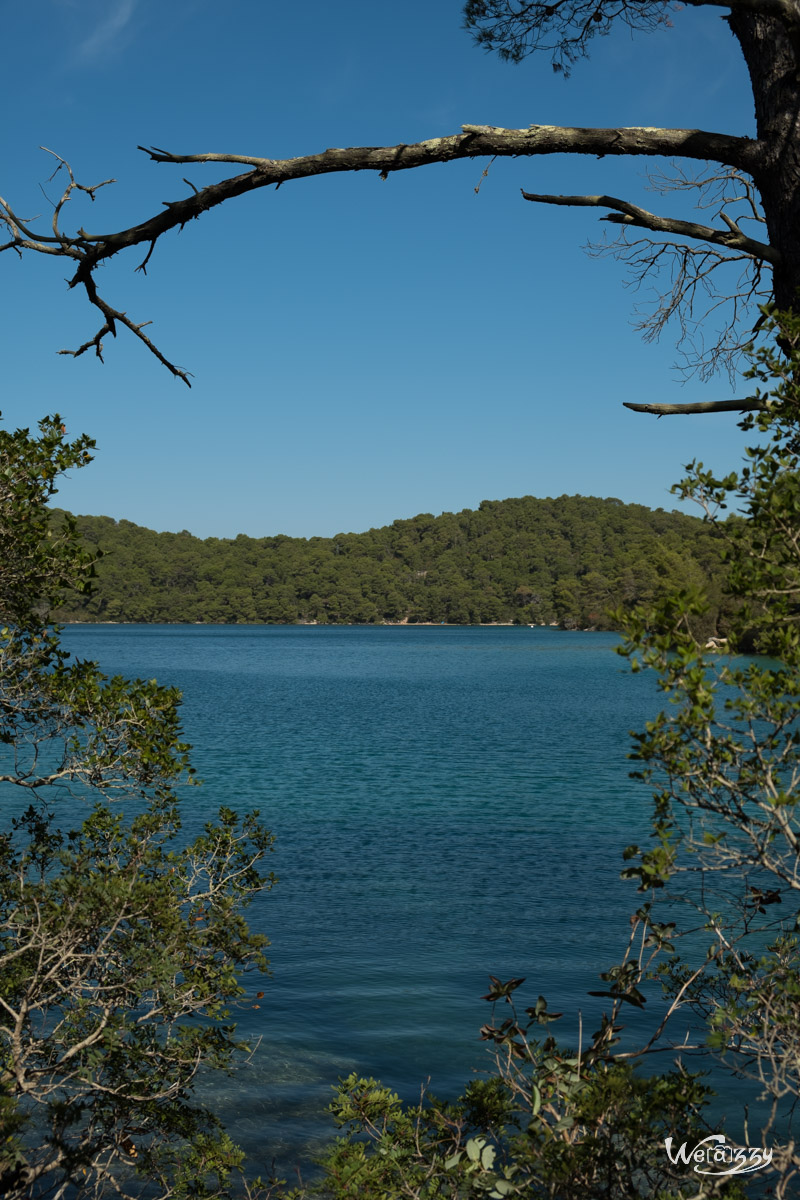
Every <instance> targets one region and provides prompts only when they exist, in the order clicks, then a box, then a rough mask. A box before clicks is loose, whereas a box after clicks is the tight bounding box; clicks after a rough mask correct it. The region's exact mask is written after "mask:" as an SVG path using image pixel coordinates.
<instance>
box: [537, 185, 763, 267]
mask: <svg viewBox="0 0 800 1200" xmlns="http://www.w3.org/2000/svg"><path fill="white" fill-rule="evenodd" d="M522 195H523V197H524V199H526V200H533V201H534V202H535V203H537V204H556V205H558V204H564V205H570V206H572V207H580V208H611V209H614V210H616V211H615V212H613V213H609V214H608V215H607V216H605V217H601V220H603V221H611V222H612V223H614V224H618V225H623V224H624V225H626V226H631V225H634V226H636V227H637V228H639V229H651V230H652V231H653V232H654V233H672V234H677V235H678V236H680V237H688V238H694V239H695V240H697V241H703V242H711V243H712V244H713V245H717V246H725V247H726V248H727V249H731V250H740V251H743V252H744V253H745V254H749V255H750V256H751V257H752V258H755V259H759V260H760V261H762V262H768V263H771V264H773V265H776V264H777V263H778V262H779V261H780V256H779V254H778V251H777V250H776V249H775V247H774V246H770V245H769V244H768V243H766V242H759V241H756V240H755V238H750V237H748V236H747V235H746V234H744V233H742V231H741V229H740V228H739V226H738V225H737V224H736V223H735V222H734V221H732V220H731V219H730V218H729V217H727V216H726V215H725V214H724V213H722V214H720V215H721V217H722V219H723V221H725V223H726V224H727V225H728V229H727V231H726V230H724V229H714V228H713V227H712V226H710V225H699V224H698V223H697V222H696V221H683V220H680V219H679V218H677V217H659V216H658V215H657V214H656V213H651V212H648V211H647V209H646V208H640V207H639V205H638V204H631V202H630V201H629V200H619V199H617V197H616V196H549V195H538V194H536V193H534V192H526V191H523V192H522Z"/></svg>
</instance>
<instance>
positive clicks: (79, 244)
mask: <svg viewBox="0 0 800 1200" xmlns="http://www.w3.org/2000/svg"><path fill="white" fill-rule="evenodd" d="M140 149H143V147H140ZM145 152H146V153H147V154H149V156H150V158H151V159H152V160H153V161H154V162H158V163H170V164H175V165H178V164H184V163H210V164H216V163H231V164H236V165H243V166H247V167H250V168H251V169H250V170H248V171H246V172H244V173H242V174H239V175H235V176H232V177H231V178H228V179H224V180H222V181H221V182H219V183H214V184H210V185H209V186H207V187H204V188H199V189H198V188H196V187H195V185H194V184H192V183H189V184H188V186H189V187H191V189H192V194H191V195H189V196H185V197H183V199H181V200H176V201H165V202H164V204H163V210H162V211H160V212H158V213H157V214H156V215H155V216H152V217H150V218H149V219H147V220H145V221H143V222H141V223H140V224H138V225H134V226H132V227H131V228H128V229H123V230H118V231H116V232H110V233H101V234H96V233H90V232H88V231H87V230H86V229H84V228H83V227H80V228H79V229H78V230H77V233H75V234H72V235H69V234H67V233H65V232H64V230H63V229H62V228H61V225H60V218H61V214H62V211H63V208H64V205H65V204H66V202H67V201H68V200H69V199H70V198H71V197H72V194H73V192H74V191H75V190H79V191H83V192H86V193H87V194H88V195H89V197H90V199H92V200H94V198H95V193H96V191H97V190H98V188H100V187H105V186H106V185H107V184H109V183H112V182H113V180H110V179H107V180H104V181H103V182H102V183H99V184H94V185H91V186H87V185H82V184H79V183H77V181H76V180H75V177H74V173H73V171H72V169H71V167H70V166H69V164H68V163H67V162H66V160H64V159H62V158H61V157H60V155H53V151H50V150H48V151H47V153H48V154H51V155H53V156H54V157H55V158H56V159H57V160H58V166H57V167H56V171H55V172H54V174H55V173H57V172H58V171H59V170H62V169H63V170H65V171H66V173H67V176H68V178H69V183H68V184H67V186H66V188H65V190H64V192H63V194H62V196H61V198H60V199H59V200H58V201H57V202H56V203H55V204H54V211H53V217H52V230H53V231H52V233H50V234H36V233H34V232H33V230H32V228H31V225H32V224H33V222H32V220H27V219H22V218H20V217H18V216H17V215H16V214H15V212H14V211H13V209H12V208H11V206H10V205H9V204H8V203H6V201H4V200H3V199H2V198H0V224H4V225H5V226H6V228H7V229H8V231H9V233H10V234H11V237H10V240H9V241H7V242H6V243H4V244H0V252H2V251H3V250H15V251H16V252H17V253H18V254H20V253H22V252H23V251H26V250H27V251H35V252H37V253H41V254H54V255H56V256H61V257H67V258H71V259H73V260H74V261H75V262H76V263H77V270H76V271H75V273H74V275H73V276H72V278H71V279H70V280H69V286H70V287H75V286H76V285H77V284H81V285H83V287H84V288H85V290H86V293H87V296H88V298H89V301H90V303H92V304H93V305H94V306H95V307H96V308H98V309H99V310H100V311H101V312H102V314H103V317H104V324H103V326H102V327H101V329H100V330H99V331H98V332H97V333H96V334H95V335H94V336H93V337H92V338H90V339H89V340H88V341H87V342H85V343H84V344H83V345H82V346H80V347H79V348H78V349H77V350H75V351H63V353H68V354H72V355H74V356H75V357H77V356H79V355H81V354H84V353H85V352H86V351H87V350H89V349H91V348H92V347H94V350H95V352H96V354H97V356H98V357H99V358H100V359H101V360H102V340H103V338H104V337H105V336H107V335H108V334H109V333H110V334H112V335H114V336H115V335H116V324H117V323H118V322H119V323H120V324H122V325H124V326H125V327H126V328H127V329H129V330H130V331H131V332H132V333H133V334H134V335H135V336H136V337H138V338H139V340H140V341H141V342H142V343H143V344H144V345H145V346H146V348H147V349H148V350H149V351H150V353H152V354H153V355H154V356H155V357H156V358H157V359H158V361H159V362H161V363H162V364H163V365H164V366H166V367H167V369H168V370H169V371H170V372H171V373H172V374H173V375H175V376H176V377H177V378H180V379H182V380H183V381H184V383H186V384H187V385H188V384H189V378H188V372H186V371H184V370H182V369H181V368H179V367H177V366H175V364H174V363H172V362H170V361H169V359H167V358H166V356H165V355H163V354H162V352H161V351H160V350H158V348H157V347H156V346H155V344H154V343H153V342H152V341H151V340H150V339H149V338H147V337H145V336H144V335H143V334H142V332H141V330H142V327H143V325H144V324H147V322H143V323H141V324H137V323H135V322H133V321H131V320H130V319H129V318H128V317H126V316H125V314H124V313H123V312H120V311H118V310H116V309H114V308H112V307H111V306H110V305H109V304H108V303H107V302H106V301H105V300H103V299H102V297H100V296H99V295H98V293H97V289H96V286H95V284H94V281H93V275H94V272H95V270H96V269H97V267H98V266H99V265H100V264H101V263H102V262H104V261H106V260H107V259H110V258H113V257H114V256H115V255H117V254H119V253H120V252H121V251H123V250H126V249H128V248H129V247H131V246H138V245H147V246H148V250H147V253H146V255H145V257H144V259H143V260H142V262H141V263H140V264H139V268H138V269H140V270H142V271H146V267H147V264H148V262H149V260H150V257H151V255H152V253H153V250H154V248H155V245H156V242H157V241H158V239H159V238H160V237H162V236H163V235H164V234H165V233H167V232H169V231H170V230H172V229H182V228H183V227H184V226H185V225H186V224H187V223H188V222H189V221H191V220H195V219H196V218H198V217H199V216H201V214H202V213H204V212H207V211H208V210H209V209H211V208H215V207H216V206H218V205H220V204H223V203H225V202H226V201H227V200H231V199H233V198H234V197H235V196H242V195H246V194H247V193H249V192H252V191H254V190H256V189H258V188H263V187H267V186H271V185H275V186H276V187H280V186H281V185H282V184H284V183H287V182H289V181H291V180H295V179H306V178H310V177H312V176H317V175H326V174H335V173H342V172H351V171H374V172H376V173H377V174H378V175H379V176H380V177H381V178H383V179H386V178H388V176H389V175H390V174H392V173H393V172H394V171H405V170H413V169H416V168H417V167H422V166H428V165H431V164H434V163H444V162H451V161H455V160H457V159H464V158H470V159H471V158H489V159H492V158H497V157H506V158H516V157H520V156H524V157H534V156H537V155H546V154H559V153H568V154H587V155H599V156H603V155H606V154H612V155H618V156H630V155H644V156H650V157H654V156H674V155H677V156H681V157H685V158H689V159H695V160H699V161H707V160H713V161H716V162H719V163H722V164H724V165H725V167H726V168H729V169H731V170H734V171H740V172H747V173H752V172H754V171H755V170H756V169H757V168H758V165H759V163H760V161H761V156H762V147H761V145H760V143H759V142H757V141H753V140H752V139H750V138H743V137H733V136H730V135H727V134H721V133H712V132H707V131H704V130H698V129H652V128H645V127H642V128H640V127H631V128H617V129H592V128H579V127H567V126H557V125H531V126H529V127H528V128H526V129H506V128H503V127H500V126H493V125H462V127H461V132H460V133H457V134H453V135H451V136H447V137H438V138H431V139H429V140H427V141H423V142H418V143H416V144H414V145H407V144H405V143H400V144H399V145H396V146H354V147H350V148H348V149H339V148H335V147H334V148H331V149H328V150H323V151H322V152H320V153H318V154H310V155H305V156H303V157H300V158H291V159H285V160H278V159H270V158H259V157H254V156H246V155H237V154H216V153H205V154H189V155H182V154H173V153H171V152H170V151H167V150H163V149H160V148H158V147H151V148H150V149H149V150H146V151H145ZM187 183H188V181H187ZM620 203H621V202H620ZM642 211H644V210H642ZM625 215H626V217H627V216H631V215H632V214H630V213H628V214H625ZM698 228H703V227H700V226H698ZM718 237H719V239H723V240H722V244H724V245H725V246H726V248H732V247H734V246H738V247H741V248H749V249H743V250H742V252H753V251H754V250H755V248H756V247H762V246H763V244H762V243H756V242H755V241H754V240H753V239H748V238H747V237H746V235H745V234H743V233H741V232H738V233H737V232H736V231H734V230H732V229H730V228H728V229H726V230H725V231H724V232H723V231H719V233H718ZM766 253H771V251H770V249H769V248H767V251H766Z"/></svg>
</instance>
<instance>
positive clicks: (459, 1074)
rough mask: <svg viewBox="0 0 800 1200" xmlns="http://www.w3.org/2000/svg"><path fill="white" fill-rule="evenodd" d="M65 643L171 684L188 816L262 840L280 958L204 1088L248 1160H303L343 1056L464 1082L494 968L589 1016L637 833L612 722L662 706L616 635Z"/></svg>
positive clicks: (390, 1077) (402, 1083)
mask: <svg viewBox="0 0 800 1200" xmlns="http://www.w3.org/2000/svg"><path fill="white" fill-rule="evenodd" d="M64 641H65V644H66V645H67V647H68V648H69V649H70V650H72V651H73V652H74V653H75V654H77V655H79V656H80V657H82V658H92V659H96V660H97V661H99V663H100V665H101V668H102V669H103V670H104V671H105V672H106V673H122V674H125V675H128V676H140V677H143V678H151V677H153V676H155V677H157V678H158V679H159V681H160V682H162V683H169V684H175V685H177V686H179V687H180V688H182V689H183V692H184V708H183V714H184V725H185V731H186V736H187V738H188V740H189V741H190V742H192V743H193V744H194V747H195V749H194V752H193V761H194V763H195V765H196V767H197V769H198V772H199V774H200V776H201V777H202V778H203V779H204V787H203V788H202V789H191V790H188V791H187V792H186V796H185V801H184V803H185V806H186V817H187V823H188V824H189V825H190V826H191V825H192V824H193V823H194V822H195V821H198V822H199V821H201V820H204V819H207V818H208V817H210V816H212V815H213V814H214V812H215V810H216V808H217V807H218V806H219V805H220V804H227V805H230V806H231V807H233V808H238V809H250V808H253V807H257V808H259V809H260V810H261V813H262V816H263V818H264V819H265V821H266V823H267V825H268V826H269V828H271V829H272V831H273V832H274V833H275V835H276V837H277V845H276V850H275V853H274V855H273V856H272V858H273V861H272V864H271V865H272V866H273V868H274V870H275V872H276V874H277V875H278V876H279V880H280V882H279V884H278V885H277V887H276V888H275V889H274V890H273V891H272V892H271V893H270V894H268V895H265V896H263V897H260V898H259V899H258V900H257V901H256V903H255V904H254V906H253V907H252V909H251V910H250V917H251V923H252V924H253V925H254V926H255V927H257V928H259V929H261V930H263V931H264V932H266V933H267V934H268V936H269V937H270V939H271V942H272V946H271V949H270V959H271V963H272V970H273V977H272V978H271V979H269V980H267V981H266V982H265V983H264V984H259V985H257V986H263V988H264V991H265V997H264V999H263V1000H261V1001H260V1002H259V1003H260V1008H258V1009H253V1008H248V1009H246V1010H244V1011H243V1012H242V1013H241V1014H240V1028H241V1029H242V1030H243V1031H244V1032H246V1033H247V1034H248V1035H250V1034H253V1035H256V1036H259V1037H261V1039H262V1041H261V1044H260V1047H259V1050H258V1052H257V1054H256V1056H255V1058H254V1060H253V1061H252V1063H251V1064H250V1065H249V1066H247V1067H246V1068H245V1069H244V1070H243V1071H242V1072H241V1073H240V1074H238V1075H237V1077H236V1079H235V1080H227V1079H224V1080H223V1081H222V1082H221V1083H219V1082H218V1081H215V1083H214V1085H213V1086H214V1088H215V1090H216V1091H218V1092H219V1093H220V1098H221V1099H222V1103H223V1107H224V1109H225V1112H226V1117H227V1119H228V1120H229V1121H230V1123H231V1126H232V1128H231V1132H232V1133H233V1136H234V1137H235V1139H236V1140H238V1141H239V1142H240V1143H242V1144H244V1145H245V1146H246V1148H247V1149H248V1150H249V1151H251V1152H252V1153H254V1154H255V1156H256V1157H257V1158H258V1159H259V1160H260V1164H261V1167H262V1169H264V1168H267V1167H268V1166H269V1163H270V1161H271V1159H272V1157H273V1156H275V1157H276V1158H277V1159H278V1162H279V1164H280V1165H281V1167H282V1168H284V1170H285V1169H287V1168H288V1167H289V1166H290V1165H291V1164H292V1163H293V1162H294V1161H302V1160H305V1159H306V1158H307V1154H308V1150H309V1146H312V1147H313V1146H314V1145H316V1144H318V1142H319V1139H320V1138H323V1137H324V1136H326V1135H327V1134H328V1133H329V1129H330V1127H329V1126H328V1125H327V1123H326V1121H325V1119H321V1115H320V1114H321V1111H322V1109H323V1108H324V1106H325V1105H326V1104H327V1103H328V1101H329V1099H330V1096H331V1090H330V1089H331V1085H332V1084H334V1083H335V1082H336V1080H337V1078H338V1077H340V1076H343V1075H345V1074H347V1073H349V1072H350V1071H353V1070H357V1071H359V1072H360V1073H362V1074H371V1075H374V1076H376V1077H378V1078H381V1079H382V1080H383V1081H384V1082H385V1083H387V1084H390V1085H391V1086H393V1087H394V1088H396V1089H397V1090H399V1091H400V1093H401V1094H402V1095H404V1096H407V1097H409V1098H410V1097H411V1096H413V1095H415V1094H417V1093H418V1090H419V1084H420V1082H421V1081H423V1080H425V1079H427V1078H430V1081H431V1088H432V1090H433V1091H434V1092H436V1093H437V1094H439V1095H449V1094H456V1093H457V1092H458V1091H459V1090H460V1089H461V1088H462V1087H463V1085H464V1084H465V1082H467V1081H468V1079H469V1077H470V1073H471V1072H472V1070H473V1069H475V1068H478V1069H480V1068H481V1066H482V1065H484V1064H485V1061H486V1060H485V1053H486V1052H485V1050H484V1048H483V1045H482V1043H481V1042H480V1041H479V1040H478V1035H477V1031H478V1029H479V1027H480V1025H481V1024H482V1023H483V1022H484V1021H485V1020H486V1019H487V1017H488V1015H489V1006H488V1005H487V1004H486V1003H485V1002H483V1001H482V1000H481V999H480V996H481V995H482V994H483V993H484V992H485V991H486V989H487V977H488V975H489V973H492V974H494V975H498V976H501V977H510V976H520V975H523V976H525V977H526V978H527V984H526V987H525V989H524V991H523V992H522V993H521V995H522V998H523V1003H524V1004H527V1003H532V1002H533V1001H534V1000H535V998H536V996H537V995H538V994H539V993H543V994H544V995H546V996H547V997H548V999H549V1000H550V1002H551V1007H553V1008H556V1009H558V1010H562V1011H564V1012H565V1014H569V1015H570V1019H569V1021H568V1020H567V1018H566V1017H565V1021H564V1022H563V1030H562V1031H561V1032H562V1034H563V1035H564V1036H565V1037H569V1036H570V1034H571V1033H572V1031H573V1029H574V1028H575V1021H576V1019H577V1012H578V1009H582V1010H583V1015H584V1020H589V1021H591V1020H592V1018H593V1016H596V1014H597V1012H598V1011H599V1010H598V1008H597V1007H596V1006H597V1004H598V1003H599V1002H598V1001H593V1000H591V999H589V998H587V996H586V990H587V989H588V988H591V987H596V986H598V984H597V973H598V971H600V970H602V969H603V968H604V967H605V966H607V965H610V964H611V963H614V962H617V961H618V960H619V958H620V957H621V951H622V947H623V946H624V943H625V940H626V936H627V929H628V917H629V914H630V913H631V912H632V911H633V910H634V909H635V908H636V907H637V903H638V900H637V894H636V892H635V889H634V887H633V885H632V884H625V883H622V882H621V881H620V880H619V871H620V869H621V861H620V851H621V849H622V848H623V847H624V846H625V845H626V844H628V843H629V842H631V841H634V840H637V839H641V838H642V837H645V836H646V835H647V828H648V825H647V822H648V813H649V793H648V791H647V789H646V788H645V787H643V786H642V785H641V784H639V783H636V782H634V781H631V780H630V779H629V778H628V772H629V770H630V763H629V762H628V761H627V760H626V754H627V751H628V748H629V742H630V739H629V737H628V732H629V730H631V729H641V728H642V727H643V724H644V722H645V721H646V720H647V719H648V718H650V717H652V716H654V715H655V713H656V711H657V710H658V708H659V701H658V693H657V691H656V686H655V681H654V680H653V679H652V678H650V677H648V676H647V675H644V674H642V675H635V676H632V675H630V674H629V673H628V672H627V670H626V665H625V662H624V660H622V659H620V658H619V657H618V656H617V655H616V654H614V652H613V651H614V646H615V644H616V641H617V639H616V637H615V635H612V634H582V633H569V634H565V633H559V632H556V631H551V630H544V629H529V628H528V627H526V626H523V627H514V628H507V627H506V628H471V627H446V626H445V627H438V626H437V627H422V628H420V627H417V628H414V627H374V628H373V627H353V628H351V627H346V628H341V627H320V626H316V627H296V626H288V627H274V626H266V627H246V626H238V627H218V626H212V627H208V626H107V625H105V626H72V627H70V628H68V629H67V630H66V631H65V634H64ZM590 1028H595V1026H594V1025H591V1026H590Z"/></svg>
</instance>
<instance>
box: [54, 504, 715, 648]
mask: <svg viewBox="0 0 800 1200" xmlns="http://www.w3.org/2000/svg"><path fill="white" fill-rule="evenodd" d="M77 522H78V529H79V530H80V533H81V535H82V537H83V540H84V542H85V544H87V545H88V546H89V547H90V548H92V549H93V548H95V547H97V548H99V549H100V550H102V552H103V557H102V559H101V560H100V562H99V563H98V566H97V575H98V579H97V588H96V590H95V592H94V594H93V595H92V596H90V597H85V596H79V595H77V594H76V595H75V596H74V597H72V598H71V599H70V600H68V601H67V602H66V605H65V607H63V608H62V609H61V610H60V613H59V616H60V619H62V620H66V621H76V620H77V621H135V622H139V621H142V622H170V621H186V622H194V621H198V622H217V623H218V622H231V623H233V622H296V621H317V622H320V623H328V622H339V623H366V622H373V623H381V622H384V621H389V622H399V621H408V622H412V623H413V622H420V621H433V622H441V621H444V622H448V623H453V624H474V623H491V622H522V623H533V622H537V623H547V624H552V623H557V624H560V625H562V626H564V627H566V628H575V627H579V628H597V629H603V628H609V617H608V615H607V614H608V611H609V610H610V609H613V608H617V607H624V608H630V607H631V606H633V605H634V604H642V603H649V602H652V601H654V600H659V599H660V598H662V597H663V596H665V595H667V594H669V593H670V592H673V591H675V590H676V589H680V588H685V587H687V586H697V587H699V588H702V589H704V590H705V591H706V593H707V594H708V596H709V599H710V603H711V612H710V615H709V616H708V618H707V632H714V629H715V627H716V625H717V623H718V621H719V604H720V595H721V592H722V569H721V565H720V550H719V546H720V542H719V538H718V537H717V536H716V535H715V533H714V531H713V529H711V528H710V527H709V526H708V525H704V524H703V523H702V522H700V521H699V520H697V519H695V518H693V517H689V516H686V515H684V514H682V513H678V512H665V511H663V510H662V509H656V510H655V511H654V512H653V511H651V510H650V509H647V508H645V507H643V506H642V505H638V504H623V503H622V502H621V501H619V500H613V499H611V500H598V499H593V498H590V497H584V496H561V497H559V498H558V499H548V500H537V499H535V498H534V497H532V496H523V497H522V498H520V499H512V500H484V501H483V502H482V503H481V504H480V506H479V507H478V509H477V510H474V511H473V510H471V509H464V510H463V511H462V512H459V513H442V514H441V516H439V517H434V516H432V515H431V514H430V513H422V514H420V515H419V516H416V517H413V518H411V519H410V520H405V521H395V522H393V524H391V525H387V526H384V527H383V528H381V529H370V530H369V531H368V532H367V533H358V534H356V533H347V534H337V535H336V536H335V537H332V538H320V537H313V538H308V539H306V538H290V537H284V536H277V537H266V538H249V537H245V536H244V535H241V534H240V535H239V537H237V538H234V539H232V540H226V539H219V538H206V539H205V540H204V541H203V540H200V539H199V538H196V537H193V536H192V535H191V534H190V533H187V532H185V531H184V532H182V533H154V532H153V531H152V530H150V529H144V528H142V527H140V526H138V525H134V524H132V523H131V522H130V521H119V522H117V521H113V520H112V519H111V518H109V517H79V518H78V519H77ZM704 631H706V630H704Z"/></svg>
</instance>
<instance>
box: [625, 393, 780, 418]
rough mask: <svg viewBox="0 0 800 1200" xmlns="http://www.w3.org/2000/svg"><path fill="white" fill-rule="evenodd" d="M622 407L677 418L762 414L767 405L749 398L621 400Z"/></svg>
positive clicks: (763, 400) (759, 400) (763, 401)
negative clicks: (682, 401)
mask: <svg viewBox="0 0 800 1200" xmlns="http://www.w3.org/2000/svg"><path fill="white" fill-rule="evenodd" d="M622 407H623V408H630V409H631V410H632V411H633V412H641V413H652V414H653V416H656V417H679V416H692V415H693V414H695V413H718V412H763V411H764V409H766V408H768V407H769V405H768V402H767V401H766V400H765V399H757V398H756V399H754V398H753V397H750V398H749V399H747V400H706V401H704V402H700V403H696V404H632V403H629V402H628V401H627V400H623V402H622Z"/></svg>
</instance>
